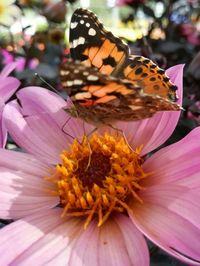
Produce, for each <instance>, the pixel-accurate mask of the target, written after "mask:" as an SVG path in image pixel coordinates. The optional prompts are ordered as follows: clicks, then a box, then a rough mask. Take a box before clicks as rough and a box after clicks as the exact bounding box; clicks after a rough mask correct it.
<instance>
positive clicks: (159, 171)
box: [143, 127, 200, 187]
mask: <svg viewBox="0 0 200 266" xmlns="http://www.w3.org/2000/svg"><path fill="white" fill-rule="evenodd" d="M198 139H200V127H197V128H195V129H194V130H192V131H191V132H190V133H189V134H188V135H187V136H186V137H185V138H183V139H182V140H180V141H179V142H177V143H175V144H172V145H170V146H168V147H165V148H163V149H161V150H159V151H158V152H156V153H154V154H153V155H152V156H151V157H150V158H148V159H147V161H145V163H144V165H143V169H144V171H146V172H153V174H152V175H151V176H150V177H149V178H147V179H146V180H144V183H143V184H144V185H146V186H151V185H158V184H165V183H169V182H174V181H176V182H177V181H179V183H182V184H183V185H184V184H185V185H188V186H193V187H194V185H193V182H195V185H196V186H197V187H200V179H199V178H198V176H199V175H200V163H199V162H200V160H199V158H200V157H199V154H200V143H199V142H198V141H197V140H198ZM185 179H187V180H185Z"/></svg>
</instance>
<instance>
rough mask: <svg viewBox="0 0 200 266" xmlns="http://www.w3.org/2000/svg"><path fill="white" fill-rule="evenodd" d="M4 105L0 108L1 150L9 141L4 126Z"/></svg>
mask: <svg viewBox="0 0 200 266" xmlns="http://www.w3.org/2000/svg"><path fill="white" fill-rule="evenodd" d="M0 105H1V103H0ZM2 113H3V104H2V106H0V148H1V147H2V148H4V147H5V145H6V140H7V130H6V128H5V125H4V121H3V117H2Z"/></svg>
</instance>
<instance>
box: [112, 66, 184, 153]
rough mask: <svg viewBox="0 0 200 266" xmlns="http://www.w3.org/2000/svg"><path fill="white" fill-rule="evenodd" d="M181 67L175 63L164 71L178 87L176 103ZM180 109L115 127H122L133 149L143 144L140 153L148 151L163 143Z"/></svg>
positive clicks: (180, 80)
mask: <svg viewBox="0 0 200 266" xmlns="http://www.w3.org/2000/svg"><path fill="white" fill-rule="evenodd" d="M183 67H184V65H177V66H174V67H171V68H169V69H168V70H167V71H166V72H167V74H168V75H169V77H170V79H171V81H172V82H173V83H174V84H176V85H177V87H178V92H177V93H178V96H179V100H178V103H179V104H181V103H182V93H183ZM179 116H180V111H173V112H169V111H166V112H159V113H157V114H155V115H154V116H153V117H152V118H149V119H144V120H141V121H137V122H118V123H117V124H116V125H115V127H116V128H119V129H122V130H123V131H124V133H125V135H126V137H127V140H128V142H129V144H130V146H131V147H133V148H134V149H135V148H136V147H139V146H140V145H143V146H144V148H143V150H142V155H145V154H147V153H149V152H150V151H152V150H154V149H156V148H157V147H158V146H160V145H161V144H163V143H164V142H165V141H166V140H167V139H168V138H169V137H170V135H171V134H172V133H173V131H174V129H175V127H176V125H177V122H178V120H179Z"/></svg>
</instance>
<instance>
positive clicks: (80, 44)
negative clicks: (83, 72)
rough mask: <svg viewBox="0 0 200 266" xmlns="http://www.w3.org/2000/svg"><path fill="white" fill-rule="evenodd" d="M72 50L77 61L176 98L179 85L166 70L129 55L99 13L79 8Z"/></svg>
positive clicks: (73, 24)
mask: <svg viewBox="0 0 200 266" xmlns="http://www.w3.org/2000/svg"><path fill="white" fill-rule="evenodd" d="M70 47H71V48H70V52H71V57H72V58H73V59H74V60H77V59H78V60H80V61H82V62H83V63H84V64H85V65H87V66H94V67H97V68H98V69H99V71H100V72H102V73H105V74H107V75H110V74H111V75H112V76H116V77H121V78H127V79H129V80H131V81H133V82H137V83H139V84H140V86H141V87H142V88H143V90H144V92H145V93H147V94H152V95H158V96H161V97H164V98H166V99H168V100H170V101H176V100H177V95H176V90H177V87H176V86H175V85H174V84H172V83H171V82H170V79H169V78H168V77H167V75H166V74H165V71H164V70H163V69H161V68H159V67H158V66H157V65H156V64H155V63H153V61H151V60H150V59H147V58H145V57H142V56H134V55H129V48H128V46H127V45H126V44H125V43H124V42H123V41H122V40H121V39H120V38H118V37H115V36H114V35H113V34H112V33H111V32H109V31H107V30H106V29H105V28H104V26H103V24H102V23H101V22H100V21H99V19H98V18H97V16H96V15H95V14H94V13H93V12H91V11H89V10H86V9H77V10H76V11H75V12H74V14H73V16H72V19H71V25H70Z"/></svg>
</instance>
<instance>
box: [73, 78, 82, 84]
mask: <svg viewBox="0 0 200 266" xmlns="http://www.w3.org/2000/svg"><path fill="white" fill-rule="evenodd" d="M81 84H83V81H82V80H81V79H75V80H74V85H81Z"/></svg>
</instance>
